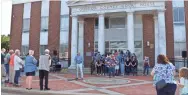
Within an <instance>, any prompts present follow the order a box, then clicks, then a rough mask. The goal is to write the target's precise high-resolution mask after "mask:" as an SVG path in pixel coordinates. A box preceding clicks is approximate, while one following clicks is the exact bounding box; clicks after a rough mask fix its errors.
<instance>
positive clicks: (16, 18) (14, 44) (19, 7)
mask: <svg viewBox="0 0 188 95" xmlns="http://www.w3.org/2000/svg"><path fill="white" fill-rule="evenodd" d="M23 10H24V4H15V5H12V18H11V20H12V22H11V32H10V49H14V50H15V49H19V50H21V44H22V26H23V25H22V24H23Z"/></svg>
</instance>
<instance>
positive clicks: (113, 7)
mask: <svg viewBox="0 0 188 95" xmlns="http://www.w3.org/2000/svg"><path fill="white" fill-rule="evenodd" d="M151 7H154V8H157V7H160V8H161V7H162V8H164V2H159V1H143V2H138V1H135V2H133V1H129V2H128V1H123V2H116V3H106V4H92V5H84V6H74V7H72V13H73V14H87V13H88V14H90V13H96V12H108V11H109V12H110V11H116V12H118V11H120V10H125V9H127V10H134V9H137V8H141V9H143V8H151Z"/></svg>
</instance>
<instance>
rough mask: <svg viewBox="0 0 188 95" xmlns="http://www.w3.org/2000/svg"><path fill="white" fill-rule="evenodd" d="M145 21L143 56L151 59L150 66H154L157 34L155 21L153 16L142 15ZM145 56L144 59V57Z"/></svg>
mask: <svg viewBox="0 0 188 95" xmlns="http://www.w3.org/2000/svg"><path fill="white" fill-rule="evenodd" d="M142 21H143V55H144V56H148V57H149V58H150V65H151V66H153V65H154V62H155V40H154V39H155V35H154V34H155V33H154V29H155V26H154V19H153V15H151V14H144V15H142ZM147 41H149V42H150V45H152V44H153V47H152V46H147ZM144 56H143V57H144Z"/></svg>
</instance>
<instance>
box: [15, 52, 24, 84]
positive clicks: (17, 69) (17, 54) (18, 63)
mask: <svg viewBox="0 0 188 95" xmlns="http://www.w3.org/2000/svg"><path fill="white" fill-rule="evenodd" d="M22 67H23V61H22V59H21V58H20V50H18V49H17V50H15V56H14V70H15V76H14V86H20V85H19V77H20V69H21V68H22Z"/></svg>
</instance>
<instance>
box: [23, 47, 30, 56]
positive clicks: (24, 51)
mask: <svg viewBox="0 0 188 95" xmlns="http://www.w3.org/2000/svg"><path fill="white" fill-rule="evenodd" d="M27 53H29V46H28V45H22V48H21V56H25V55H27Z"/></svg>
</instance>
